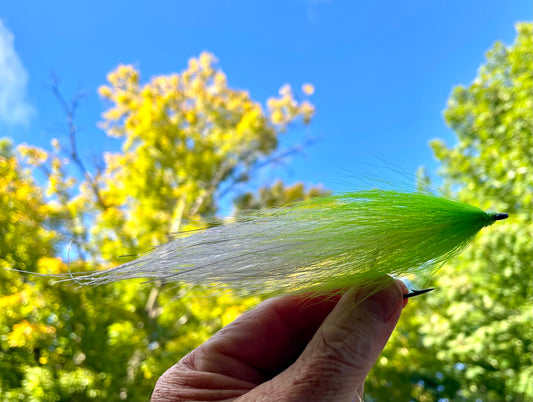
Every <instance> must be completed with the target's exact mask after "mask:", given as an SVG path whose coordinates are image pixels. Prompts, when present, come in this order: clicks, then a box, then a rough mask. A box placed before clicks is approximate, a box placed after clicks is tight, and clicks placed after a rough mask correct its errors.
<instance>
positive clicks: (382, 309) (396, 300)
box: [361, 283, 402, 322]
mask: <svg viewBox="0 0 533 402" xmlns="http://www.w3.org/2000/svg"><path fill="white" fill-rule="evenodd" d="M400 301H402V294H401V292H400V288H399V287H398V285H397V284H396V283H393V284H392V285H391V286H389V287H388V288H385V289H383V290H380V291H379V292H377V293H375V294H373V295H372V296H370V297H369V298H368V299H366V300H364V301H363V302H362V303H361V306H362V307H363V308H365V309H366V310H367V311H368V312H370V313H371V314H372V315H373V316H374V317H376V318H377V319H378V320H380V321H382V322H387V321H388V320H389V319H390V318H391V316H392V314H393V313H394V311H396V308H397V307H398V304H400Z"/></svg>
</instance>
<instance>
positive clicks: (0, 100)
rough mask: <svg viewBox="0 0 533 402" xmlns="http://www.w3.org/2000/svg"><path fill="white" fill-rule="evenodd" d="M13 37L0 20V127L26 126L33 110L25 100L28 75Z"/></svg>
mask: <svg viewBox="0 0 533 402" xmlns="http://www.w3.org/2000/svg"><path fill="white" fill-rule="evenodd" d="M14 39H15V37H14V36H13V34H12V33H11V32H10V31H9V30H8V29H7V28H6V26H5V25H4V23H3V22H2V20H1V19H0V125H9V126H12V125H16V124H22V125H27V124H28V123H29V119H30V117H31V116H32V115H33V113H34V108H33V107H32V106H31V105H30V104H29V103H28V102H27V100H26V86H27V84H28V74H27V73H26V70H25V69H24V66H23V65H22V62H21V61H20V59H19V57H18V55H17V52H16V51H15V46H14Z"/></svg>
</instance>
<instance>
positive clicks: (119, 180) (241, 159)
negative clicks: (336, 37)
mask: <svg viewBox="0 0 533 402" xmlns="http://www.w3.org/2000/svg"><path fill="white" fill-rule="evenodd" d="M108 80H109V84H108V85H107V86H104V87H102V88H101V90H100V91H101V94H102V95H103V96H104V97H105V98H106V99H107V100H108V101H110V103H111V105H110V108H109V110H108V111H107V112H106V113H105V114H104V122H103V126H104V128H105V129H106V130H107V133H108V134H109V135H111V136H115V137H118V138H120V139H122V140H123V149H122V152H119V153H115V154H105V155H104V166H103V167H102V169H101V170H97V171H96V172H89V171H87V170H85V167H84V165H83V163H82V161H81V159H80V158H79V156H78V154H77V150H76V148H75V146H73V143H74V141H71V142H70V147H68V144H67V148H66V149H64V147H63V146H62V144H60V143H59V142H58V141H57V140H53V141H52V149H51V151H45V150H43V149H39V148H37V147H34V146H30V145H20V146H19V147H18V148H17V149H16V151H15V150H13V147H12V145H11V144H10V143H9V142H8V141H7V140H2V141H1V142H0V268H14V269H19V270H25V271H29V272H36V273H46V274H58V273H65V272H67V269H70V271H72V272H77V271H85V270H95V269H102V268H107V267H110V266H112V265H116V263H117V261H120V262H124V258H119V256H120V255H123V254H132V253H139V252H144V251H146V250H149V249H150V247H152V246H155V245H159V244H161V243H164V242H166V241H167V240H168V239H169V238H170V237H171V233H172V232H175V231H177V230H188V229H194V228H198V227H202V226H205V225H206V223H205V222H208V221H212V220H213V217H212V215H213V214H215V212H216V210H217V200H218V195H219V193H220V190H221V188H222V186H226V187H224V188H227V187H230V186H232V185H233V184H235V183H238V182H244V181H246V180H248V178H249V177H250V174H251V173H252V172H253V170H254V169H255V168H257V166H258V165H262V164H265V163H266V162H265V161H268V158H269V157H273V156H276V151H277V148H278V136H279V134H280V133H281V132H283V131H285V130H287V129H288V128H289V126H290V125H291V124H294V123H297V122H300V121H301V122H303V123H308V122H309V121H310V119H311V117H312V115H313V113H314V108H313V106H312V105H311V103H309V102H308V101H307V100H302V101H300V102H299V101H297V100H296V99H295V98H294V94H293V92H292V90H291V88H290V87H289V86H288V85H286V86H284V87H283V88H282V89H281V90H280V95H279V96H278V97H275V98H271V99H269V100H268V102H267V108H266V110H265V109H263V107H262V106H261V105H260V104H259V103H258V102H257V101H255V100H253V99H252V98H251V97H250V95H249V94H248V93H247V92H246V91H244V90H239V89H234V88H231V87H229V86H228V84H227V79H226V76H225V75H224V73H223V72H222V71H221V70H220V69H219V68H217V66H216V60H215V58H214V56H213V55H211V54H209V53H203V54H201V55H200V57H199V58H193V59H191V60H190V62H189V67H188V68H187V69H186V70H184V71H183V72H181V73H180V74H172V75H169V76H161V77H156V78H153V79H152V80H150V81H149V82H148V83H146V84H144V85H142V84H141V83H140V74H139V72H138V71H137V70H135V69H134V68H133V67H131V66H120V67H119V68H117V70H116V71H114V72H112V73H110V74H109V76H108ZM302 90H303V92H304V93H306V94H311V92H312V86H311V85H310V84H307V85H304V87H303V88H302ZM67 107H68V105H67ZM72 115H73V110H68V113H67V116H68V118H69V119H70V118H71V117H72ZM70 122H71V121H70ZM74 127H75V126H74V125H71V132H70V133H69V134H70V136H71V140H74V139H75V136H76V132H75V131H72V130H75V129H74ZM73 166H74V167H78V168H79V171H77V172H76V171H73V170H72V167H73ZM38 172H40V173H38ZM37 176H38V177H40V179H39V180H35V179H34V177H37ZM42 177H44V179H42ZM204 218H208V219H204ZM70 242H72V246H71V247H70V249H69V254H70V255H69V256H70V264H69V266H68V268H67V265H66V264H65V262H64V261H63V260H64V259H66V257H65V254H66V245H67V244H68V243H70ZM140 282H141V281H128V282H124V283H119V284H115V285H112V286H100V287H93V288H91V287H77V286H73V285H72V284H66V283H59V284H58V283H53V281H51V280H50V279H48V278H46V279H44V278H41V277H38V276H36V275H32V274H30V273H20V272H15V271H10V270H4V269H0V401H13V400H28V401H117V400H134V401H144V400H148V399H149V395H150V393H151V391H152V389H153V387H154V385H155V381H156V380H157V378H158V377H159V376H160V375H161V374H162V373H163V371H164V370H166V369H168V368H169V367H171V366H172V365H173V364H175V363H176V362H177V361H178V360H179V359H180V358H181V357H182V356H183V355H185V354H186V353H188V352H189V351H190V350H191V349H193V348H194V347H196V346H197V345H198V344H200V343H202V342H204V341H205V340H207V339H208V338H209V337H210V336H211V335H212V334H213V333H214V332H215V331H217V330H218V329H219V328H221V327H222V326H224V325H226V324H228V323H229V322H231V321H232V320H233V319H234V318H236V317H237V316H238V315H239V314H240V313H241V312H242V311H243V310H246V309H248V308H249V307H250V306H251V305H253V304H254V303H256V302H257V300H256V299H249V300H244V301H240V302H237V301H235V299H233V298H232V297H231V295H229V294H225V295H220V296H218V297H215V298H206V297H205V296H204V295H202V294H198V293H195V292H191V293H188V294H186V295H185V294H183V292H182V290H180V289H179V288H174V289H164V288H162V287H161V286H160V285H158V284H157V283H152V284H142V285H141V283H140ZM161 306H165V308H164V309H163V308H162V307H161Z"/></svg>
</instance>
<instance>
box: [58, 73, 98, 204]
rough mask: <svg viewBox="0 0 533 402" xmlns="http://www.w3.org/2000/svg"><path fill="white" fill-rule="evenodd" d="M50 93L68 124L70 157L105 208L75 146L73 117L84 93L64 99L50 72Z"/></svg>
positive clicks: (76, 130) (94, 182)
mask: <svg viewBox="0 0 533 402" xmlns="http://www.w3.org/2000/svg"><path fill="white" fill-rule="evenodd" d="M52 93H53V94H54V96H55V97H56V99H57V101H58V102H59V104H60V105H61V108H62V109H63V112H64V113H65V116H66V118H67V126H68V133H69V142H70V158H71V159H72V160H73V161H74V163H75V164H76V166H77V167H78V169H79V171H80V173H81V174H82V175H83V177H85V180H87V181H88V182H89V185H90V187H91V190H92V192H93V194H94V196H95V197H96V201H97V204H98V205H99V206H100V208H101V209H103V210H105V209H107V205H106V204H105V202H104V199H103V198H102V196H101V194H100V189H99V188H98V184H97V183H96V181H95V180H94V178H93V177H92V176H91V174H90V173H89V171H88V170H87V168H86V167H85V165H84V163H83V161H82V160H81V158H80V156H79V153H78V148H77V142H76V135H77V133H78V129H77V127H76V123H75V117H76V111H77V109H78V106H79V102H80V100H81V99H83V97H84V95H83V94H82V93H77V94H76V95H75V96H74V97H73V99H72V100H71V101H70V103H69V102H67V101H66V100H65V97H64V96H63V94H62V93H61V91H60V90H59V82H58V80H57V77H56V76H55V75H54V74H52Z"/></svg>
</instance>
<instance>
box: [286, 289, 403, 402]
mask: <svg viewBox="0 0 533 402" xmlns="http://www.w3.org/2000/svg"><path fill="white" fill-rule="evenodd" d="M402 285H403V283H401V282H400V281H394V282H393V283H392V284H391V285H390V286H388V287H387V288H385V289H383V290H380V291H379V292H377V293H375V294H374V295H372V296H370V297H368V298H367V299H365V300H363V301H359V300H360V299H359V300H357V293H358V292H360V289H357V288H352V289H350V290H349V291H348V292H347V293H346V294H345V295H344V296H343V297H342V298H341V300H340V301H339V303H338V304H337V305H336V306H335V308H334V309H333V311H332V312H331V313H330V314H329V315H328V317H327V318H326V319H325V320H324V322H323V323H322V325H321V326H320V328H319V329H318V331H317V332H316V334H315V335H314V337H313V338H312V339H311V341H310V342H309V344H308V345H307V347H306V349H305V350H304V352H303V353H302V354H301V355H300V357H299V358H298V360H297V361H296V362H295V363H294V364H293V365H292V366H291V367H290V368H289V369H288V370H286V371H285V373H283V374H281V375H282V376H283V375H289V376H290V377H292V379H291V383H292V387H291V388H292V391H294V392H297V393H299V395H298V396H297V398H296V399H295V400H306V401H353V399H354V396H356V395H359V397H360V399H361V400H362V396H363V386H364V382H365V378H366V376H367V375H368V372H369V371H370V369H371V368H372V366H373V365H374V363H375V362H376V360H377V358H378V356H379V354H380V353H381V351H382V350H383V348H384V347H385V344H386V343H387V340H388V339H389V337H390V335H391V333H392V331H393V330H394V327H395V326H396V323H397V322H398V319H399V318H400V314H401V310H402V308H403V297H402V294H403V289H402ZM291 393H292V392H291Z"/></svg>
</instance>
